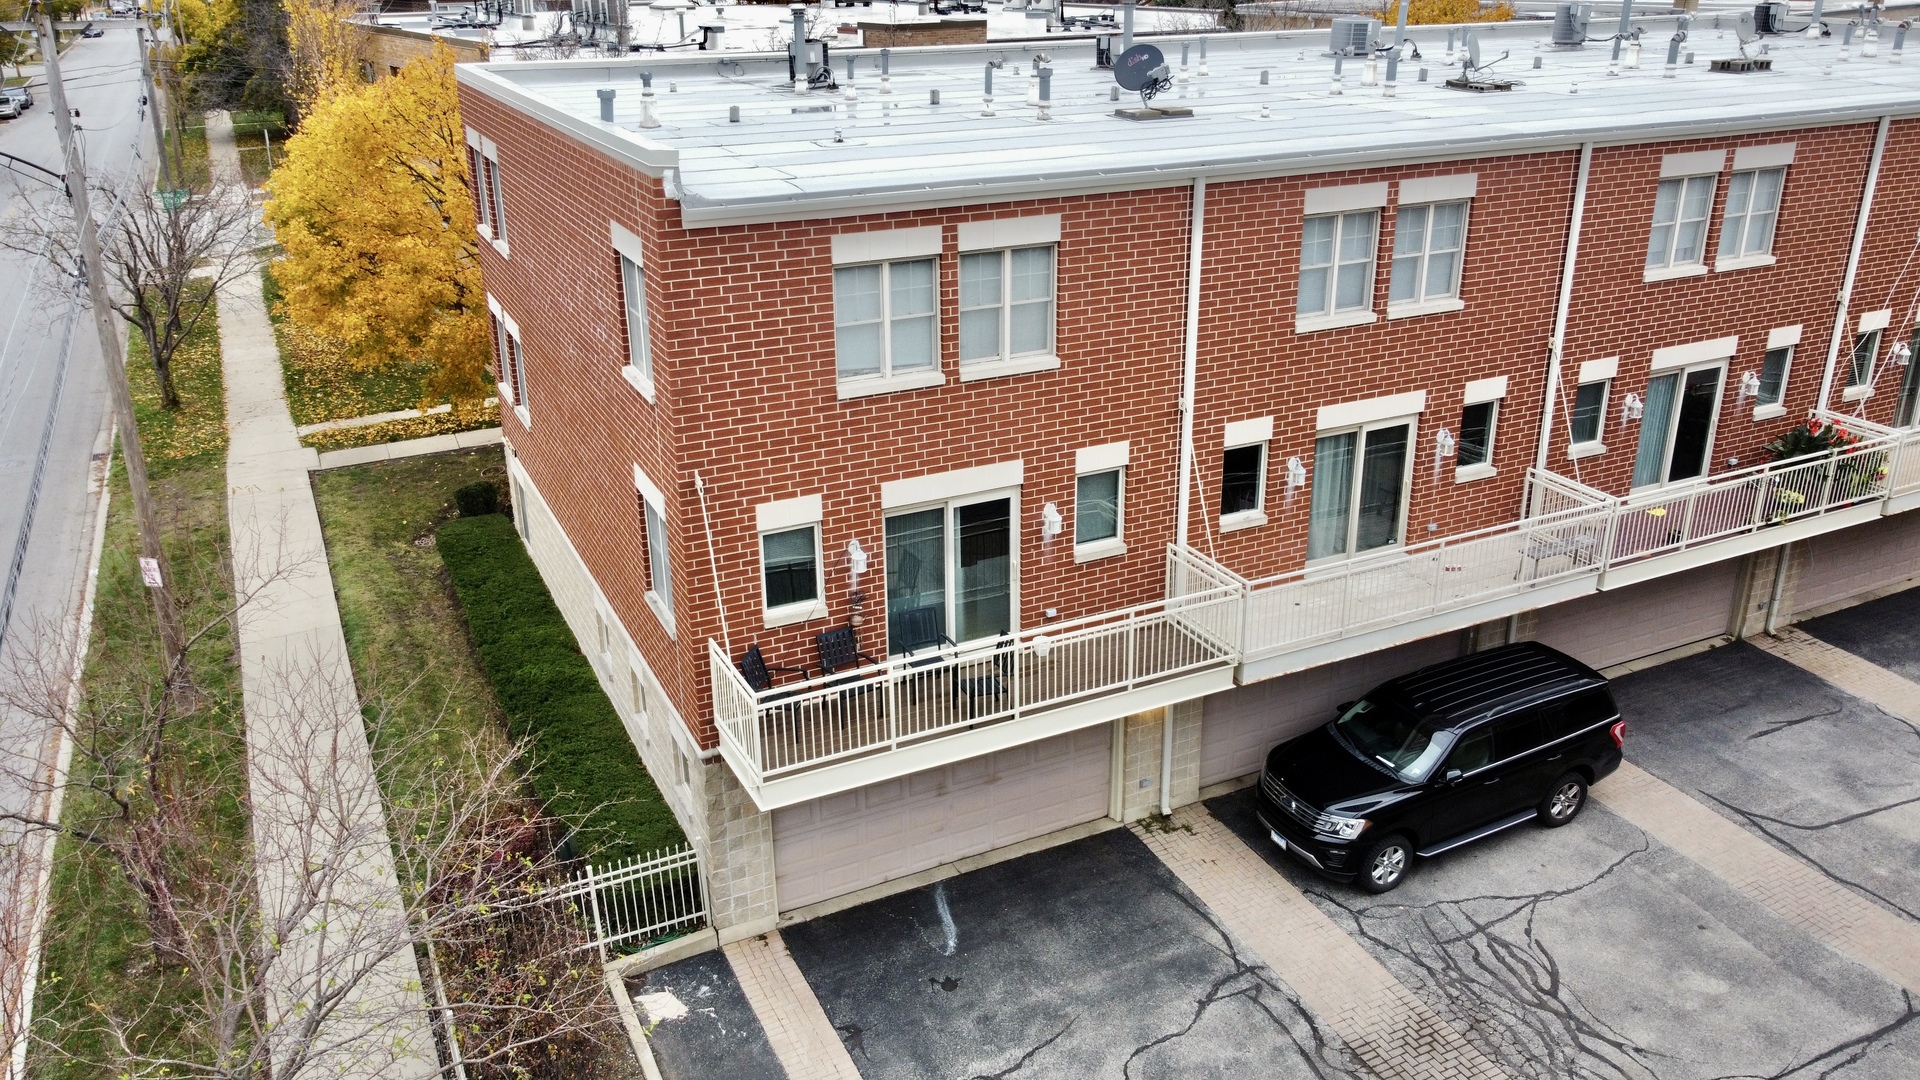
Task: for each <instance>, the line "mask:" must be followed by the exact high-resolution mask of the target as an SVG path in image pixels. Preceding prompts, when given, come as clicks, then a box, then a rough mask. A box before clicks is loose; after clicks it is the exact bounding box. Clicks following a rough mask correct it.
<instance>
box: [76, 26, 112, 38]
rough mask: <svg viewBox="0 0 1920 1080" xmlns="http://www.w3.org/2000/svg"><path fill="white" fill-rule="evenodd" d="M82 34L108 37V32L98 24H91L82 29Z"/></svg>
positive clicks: (86, 36)
mask: <svg viewBox="0 0 1920 1080" xmlns="http://www.w3.org/2000/svg"><path fill="white" fill-rule="evenodd" d="M80 36H81V37H84V38H97V37H106V36H107V32H106V31H105V30H102V29H100V28H99V27H97V26H92V25H89V26H88V27H87V28H86V29H85V30H82V31H80Z"/></svg>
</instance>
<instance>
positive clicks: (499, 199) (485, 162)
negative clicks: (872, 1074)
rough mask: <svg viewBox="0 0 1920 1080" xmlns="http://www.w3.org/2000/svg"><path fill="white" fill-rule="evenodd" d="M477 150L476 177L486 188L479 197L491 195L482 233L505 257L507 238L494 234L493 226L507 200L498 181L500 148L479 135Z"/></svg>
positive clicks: (490, 140) (499, 174)
mask: <svg viewBox="0 0 1920 1080" xmlns="http://www.w3.org/2000/svg"><path fill="white" fill-rule="evenodd" d="M479 150H480V169H481V175H480V176H479V177H477V178H476V179H477V181H478V182H479V183H480V184H481V185H484V186H485V188H486V190H484V191H482V192H481V194H480V197H481V198H482V199H486V198H489V197H491V198H492V200H493V213H491V214H488V215H487V229H486V232H485V233H484V234H483V235H485V236H486V238H487V243H489V244H492V245H493V249H494V250H495V251H498V252H499V253H500V255H501V257H502V258H505V257H507V254H508V252H507V238H506V237H504V236H496V235H494V226H493V222H494V221H496V220H498V219H499V218H502V217H505V216H506V214H505V213H504V208H505V206H506V201H507V192H506V189H505V187H504V186H503V185H502V184H501V182H500V176H501V171H500V148H499V147H498V146H495V145H494V142H493V140H492V139H489V138H487V137H486V136H485V135H482V136H480V145H479Z"/></svg>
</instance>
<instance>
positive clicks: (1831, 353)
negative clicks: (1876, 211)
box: [1819, 116, 1893, 409]
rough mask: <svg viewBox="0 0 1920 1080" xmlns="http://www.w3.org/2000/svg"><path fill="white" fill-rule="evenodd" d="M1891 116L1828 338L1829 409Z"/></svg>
mask: <svg viewBox="0 0 1920 1080" xmlns="http://www.w3.org/2000/svg"><path fill="white" fill-rule="evenodd" d="M1892 120H1893V118H1892V117H1890V116H1883V117H1881V118H1880V129H1879V131H1877V132H1876V133H1875V134H1874V136H1873V157H1872V159H1871V160H1870V161H1869V162H1868V163H1867V188H1866V190H1865V191H1863V192H1861V194H1860V217H1859V218H1858V219H1857V220H1855V221H1854V223H1853V247H1852V249H1851V250H1849V251H1848V252H1847V273H1846V276H1845V277H1843V278H1841V279H1840V299H1839V303H1838V305H1837V306H1836V308H1835V310H1834V313H1833V333H1832V334H1831V335H1830V336H1829V338H1828V340H1827V370H1826V371H1825V373H1823V374H1822V375H1821V376H1820V406H1819V407H1820V408H1822V409H1825V408H1826V407H1827V402H1828V401H1829V400H1830V399H1831V398H1832V396H1833V369H1834V365H1835V364H1837V363H1838V362H1839V360H1840V339H1841V338H1843V337H1848V336H1849V335H1848V334H1847V306H1848V305H1849V304H1851V303H1852V302H1853V278H1854V273H1855V272H1856V271H1858V270H1859V269H1860V249H1861V248H1862V247H1864V246H1865V245H1866V242H1867V218H1868V216H1869V215H1871V214H1872V213H1873V189H1874V187H1875V186H1876V185H1878V184H1879V183H1880V157H1881V155H1882V154H1884V153H1885V152H1886V149H1887V127H1888V126H1889V124H1890V123H1891V122H1892Z"/></svg>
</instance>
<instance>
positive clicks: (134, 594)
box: [32, 320, 246, 1080]
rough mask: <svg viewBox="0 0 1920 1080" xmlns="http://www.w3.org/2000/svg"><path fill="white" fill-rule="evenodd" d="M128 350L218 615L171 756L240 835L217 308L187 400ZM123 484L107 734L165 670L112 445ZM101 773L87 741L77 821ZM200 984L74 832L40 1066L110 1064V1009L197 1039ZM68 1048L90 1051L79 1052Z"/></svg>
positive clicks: (67, 851)
mask: <svg viewBox="0 0 1920 1080" xmlns="http://www.w3.org/2000/svg"><path fill="white" fill-rule="evenodd" d="M130 351H131V357H130V363H129V381H130V382H131V384H132V386H133V388H134V399H135V408H136V411H137V413H138V416H139V421H140V423H141V426H142V429H143V430H142V435H143V445H144V446H145V449H146V452H147V460H148V462H149V466H150V471H151V473H152V484H151V487H152V491H153V496H154V502H155V505H156V508H157V510H158V513H159V517H160V520H161V523H162V528H163V531H164V534H165V544H166V548H167V555H168V559H169V563H170V569H171V571H172V582H173V587H174V594H175V597H176V600H177V603H178V605H179V607H180V609H181V611H182V620H181V621H182V623H183V624H184V625H186V626H187V627H188V628H189V631H191V630H193V629H197V628H199V627H201V626H206V625H211V626H212V627H213V629H212V631H211V632H210V633H208V634H207V635H206V636H205V637H204V638H203V639H202V640H201V641H200V643H199V645H198V646H197V648H196V649H195V650H194V651H193V653H192V654H190V661H191V665H192V671H193V675H194V684H195V686H196V687H197V688H198V690H199V691H200V700H199V703H198V705H197V706H196V707H194V708H193V710H192V711H191V712H189V713H188V714H186V715H184V716H182V717H180V718H179V719H178V720H177V721H176V722H175V724H174V725H173V727H172V728H171V730H172V732H173V734H174V736H175V745H176V746H177V747H178V748H179V753H178V754H177V755H176V761H175V763H176V767H177V768H178V769H179V770H180V775H181V776H183V777H184V778H185V779H184V781H183V784H184V786H189V787H191V786H199V787H201V788H203V789H207V790H211V791H213V792H214V796H215V797H214V798H213V800H212V802H211V804H210V806H209V810H208V817H207V818H206V819H205V822H204V823H205V825H206V829H207V832H206V835H207V836H209V837H211V838H212V840H213V843H212V844H209V845H206V847H207V849H208V850H217V849H218V846H219V845H220V844H222V843H224V844H226V845H228V846H229V850H231V848H232V847H234V846H237V845H238V844H240V843H242V842H243V841H244V839H245V836H246V816H245V812H244V810H243V808H242V804H241V802H240V799H239V796H240V792H241V790H242V789H241V784H242V783H243V782H244V760H245V759H244V754H243V741H244V733H243V730H242V726H241V711H240V688H239V679H238V668H237V665H236V663H235V658H234V654H233V641H232V637H231V632H230V629H229V627H228V626H227V625H226V623H225V622H224V621H223V620H222V619H221V618H220V614H221V612H222V611H223V610H224V608H225V607H226V606H227V604H228V603H229V602H230V600H229V591H228V586H227V579H226V566H225V556H226V552H227V513H226V475H225V453H224V451H225V446H226V435H225V427H224V425H223V424H222V423H221V422H220V417H221V415H222V411H223V402H222V399H221V380H220V353H219V348H218V338H217V335H216V332H215V329H214V326H213V324H212V322H211V320H209V321H208V322H206V323H204V324H203V325H202V326H201V327H200V328H199V329H198V330H197V331H196V333H195V335H194V338H193V340H191V341H190V342H189V343H188V347H186V348H184V349H182V351H181V354H180V355H179V357H178V358H177V359H176V365H175V379H176V386H177V387H178V389H179V392H180V394H181V396H182V398H184V399H185V408H184V409H183V410H182V411H181V412H180V413H178V414H172V415H166V414H163V413H162V412H161V410H160V408H159V395H158V392H157V390H156V389H155V387H154V383H153V372H152V368H151V366H150V365H149V364H148V363H146V362H145V356H144V349H143V347H142V344H141V342H140V339H139V337H138V335H136V336H135V337H134V340H133V342H132V349H131V350H130ZM112 485H113V486H112V497H111V503H110V509H109V517H108V522H107V535H106V544H105V548H104V551H103V554H102V558H101V564H100V579H99V590H98V594H97V598H96V602H95V608H94V623H93V640H92V644H91V647H90V650H89V653H88V662H87V675H86V701H87V706H88V707H87V710H86V713H85V715H84V716H83V717H82V718H81V719H80V720H79V721H78V722H79V723H80V725H81V727H82V735H83V736H99V737H102V738H111V737H112V736H113V733H114V732H116V731H122V730H125V729H127V728H128V727H130V726H133V725H134V724H136V723H137V722H138V720H139V719H140V717H141V713H140V711H139V708H138V705H137V703H138V702H139V701H140V700H141V698H142V697H143V695H146V694H149V693H150V692H151V691H152V689H153V688H154V687H155V686H157V685H158V682H159V679H158V671H159V661H158V632H157V629H156V626H155V621H154V614H153V606H152V602H151V599H150V597H149V594H148V592H147V590H146V588H145V587H144V586H143V585H142V584H141V581H140V571H139V568H138V564H137V563H136V561H135V560H136V556H137V554H138V540H137V535H136V532H135V527H134V521H133V513H132V506H131V499H130V497H129V494H128V490H127V486H126V473H125V469H124V467H123V466H122V464H121V459H120V457H119V456H118V455H117V454H116V456H115V468H114V473H113V478H112ZM96 776H97V773H96V772H95V771H94V770H93V767H92V765H91V763H90V760H89V758H88V756H87V755H86V754H84V753H76V754H75V755H74V759H73V775H72V784H73V786H72V787H71V788H70V789H69V792H68V796H67V802H66V807H65V813H64V820H65V821H66V822H68V823H69V824H75V825H78V824H82V823H85V822H86V821H88V820H90V819H95V820H97V819H98V818H99V816H100V815H101V814H103V813H104V812H105V810H106V808H107V806H108V803H107V800H106V799H105V798H104V796H102V795H100V794H97V793H94V792H93V791H90V790H89V789H88V787H87V785H88V783H89V781H91V780H93V779H95V777H96ZM191 990H192V987H191V986H189V985H188V983H187V981H186V980H184V979H183V978H181V977H179V976H178V975H177V974H176V973H174V972H172V971H170V970H167V969H161V968H157V967H156V966H155V965H154V964H153V962H152V952H151V950H150V949H148V948H147V937H146V932H145V929H144V923H143V921H142V919H141V917H140V911H139V908H138V905H137V902H136V898H135V895H134V893H133V892H132V890H131V889H130V888H129V886H128V884H127V882H126V880H125V878H124V876H123V875H122V874H121V871H120V869H119V866H118V864H117V863H116V862H114V861H113V860H112V859H111V858H109V857H107V856H105V855H103V854H101V853H100V852H98V851H97V850H95V849H93V848H90V847H87V846H85V845H83V844H80V843H78V842H74V841H71V840H63V841H62V842H61V843H60V845H59V846H58V848H57V850H56V853H55V859H54V873H53V879H52V886H51V909H50V913H49V918H48V937H47V942H46V953H45V957H44V967H43V975H42V979H41V983H40V989H39V993H38V999H37V1008H36V1012H37V1016H36V1025H37V1030H38V1031H39V1032H40V1033H41V1035H42V1036H43V1037H46V1038H49V1039H52V1040H53V1041H54V1042H55V1043H56V1044H57V1045H58V1046H59V1047H60V1048H61V1051H63V1052H64V1053H55V1052H53V1051H50V1050H48V1049H47V1048H46V1047H37V1048H36V1050H35V1060H34V1065H33V1069H32V1072H33V1075H34V1076H36V1077H42V1078H54V1077H57V1078H62V1080H64V1078H67V1077H72V1078H74V1080H82V1078H86V1080H91V1078H94V1077H98V1076H101V1075H105V1074H103V1073H102V1072H100V1071H99V1070H98V1069H97V1068H95V1067H93V1066H92V1065H88V1064H83V1063H82V1062H84V1061H86V1060H88V1059H94V1060H98V1059H99V1058H100V1057H101V1056H102V1055H103V1054H104V1052H105V1051H106V1049H107V1045H106V1043H105V1041H104V1039H103V1037H102V1036H101V1035H100V1033H99V1031H98V1022H99V1018H100V1017H102V1016H116V1017H138V1018H140V1019H139V1021H138V1023H137V1024H136V1025H135V1027H134V1031H135V1033H136V1034H137V1036H138V1037H140V1038H141V1040H142V1041H143V1042H145V1043H146V1044H148V1045H153V1044H159V1045H168V1044H173V1045H177V1046H178V1047H179V1048H180V1050H181V1051H182V1052H183V1053H184V1054H188V1055H191V1054H192V1053H193V1051H194V1049H195V1047H194V1046H193V1035H192V1033H191V1032H190V1031H184V1030H182V1028H181V1026H180V1017H179V1016H178V1015H177V1014H170V1013H169V1009H170V1008H172V1007H174V1006H176V1005H178V1004H179V1003H182V1002H184V1001H186V1000H188V998H189V997H190V995H191ZM69 1055H77V1056H78V1058H79V1060H69V1059H68V1056H69Z"/></svg>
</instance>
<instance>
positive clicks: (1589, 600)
mask: <svg viewBox="0 0 1920 1080" xmlns="http://www.w3.org/2000/svg"><path fill="white" fill-rule="evenodd" d="M1739 573H1740V560H1738V559H1728V560H1725V561H1723V562H1718V563H1712V564H1709V565H1707V566H1702V567H1699V568H1697V569H1693V570H1688V571H1687V572H1686V573H1683V574H1670V575H1668V576H1666V577H1662V578H1654V579H1653V580H1652V581H1643V582H1641V583H1640V584H1638V585H1629V586H1628V587H1626V588H1624V589H1611V590H1609V591H1607V592H1603V593H1597V594H1595V595H1593V596H1583V597H1581V598H1580V599H1578V600H1569V601H1568V602H1566V603H1564V604H1556V605H1555V606H1553V607H1550V608H1543V609H1541V611H1540V613H1539V615H1538V616H1537V618H1538V622H1537V623H1536V624H1535V626H1534V630H1533V634H1532V635H1531V636H1532V637H1534V638H1535V639H1536V640H1539V641H1542V642H1545V643H1546V644H1548V645H1551V646H1553V647H1554V648H1556V649H1559V650H1560V651H1561V652H1564V653H1566V654H1568V655H1569V656H1572V657H1574V658H1576V659H1578V660H1581V661H1584V662H1586V663H1587V664H1590V665H1592V666H1594V667H1597V668H1603V667H1608V666H1610V665H1613V664H1623V663H1626V662H1627V661H1628V660H1637V659H1639V658H1640V657H1642V656H1650V655H1652V654H1653V653H1657V652H1662V651H1664V650H1666V649H1674V648H1678V647H1680V646H1682V645H1689V644H1692V643H1693V642H1696V641H1701V640H1703V639H1706V638H1710V637H1718V636H1720V635H1722V634H1725V633H1726V632H1727V626H1728V624H1729V623H1730V622H1732V619H1733V592H1734V587H1735V585H1737V584H1738V582H1739Z"/></svg>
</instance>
